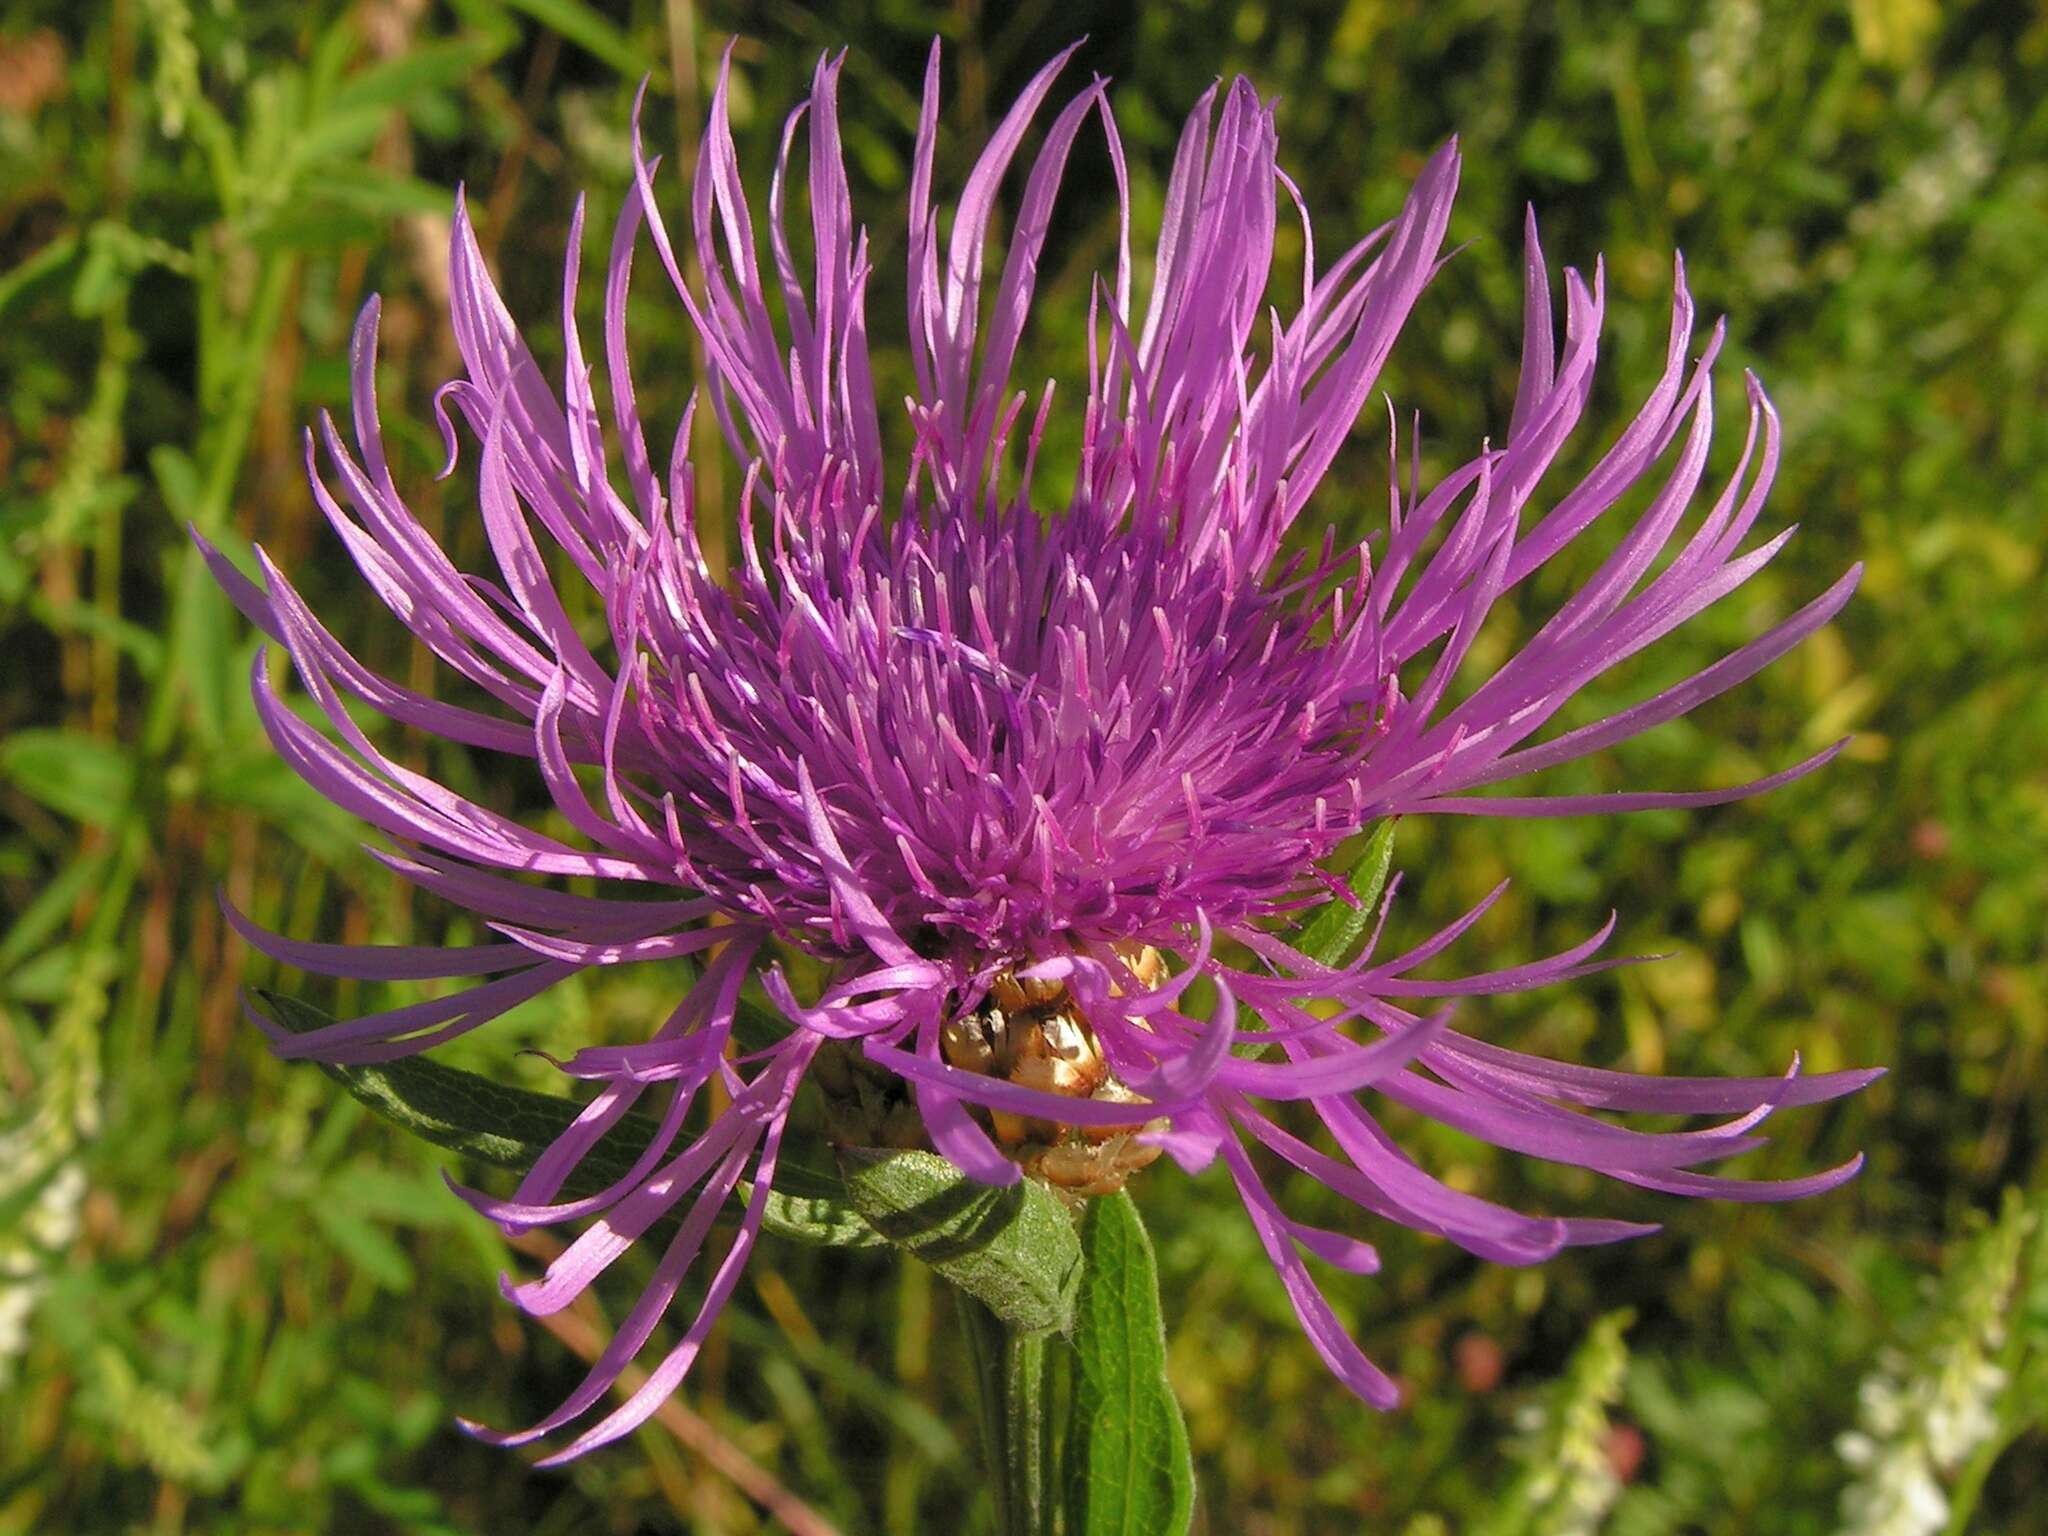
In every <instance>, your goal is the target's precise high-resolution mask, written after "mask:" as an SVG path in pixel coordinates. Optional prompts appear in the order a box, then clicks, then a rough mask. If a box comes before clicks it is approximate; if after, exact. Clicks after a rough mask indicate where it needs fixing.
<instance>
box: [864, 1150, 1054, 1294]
mask: <svg viewBox="0 0 2048 1536" xmlns="http://www.w3.org/2000/svg"><path fill="white" fill-rule="evenodd" d="M839 1171H840V1172H841V1173H842V1174H843V1175H844V1176H845V1178H846V1194H847V1198H848V1199H849V1200H851V1201H852V1203H853V1208H854V1209H855V1210H857V1211H859V1212H860V1214H861V1215H862V1216H864V1217H866V1218H867V1222H868V1225H870V1226H871V1227H873V1228H874V1229H875V1230H876V1231H878V1232H880V1233H881V1234H882V1235H883V1236H884V1237H886V1238H888V1239H889V1241H891V1242H892V1243H894V1244H896V1246H897V1247H899V1248H901V1249H903V1250H904V1252H906V1253H908V1254H910V1255H911V1256H912V1257H913V1258H917V1259H921V1260H923V1261H924V1262H925V1263H927V1264H929V1265H930V1266H931V1267H932V1268H933V1269H935V1270H937V1271H938V1272H939V1273H940V1274H941V1275H943V1276H944V1277H945V1278H946V1279H948V1280H950V1281H952V1282H953V1284H955V1285H957V1286H959V1287H960V1289H961V1290H963V1291H965V1292H967V1294H968V1295H970V1296H972V1297H974V1298H975V1299H976V1300H978V1301H980V1302H982V1303H983V1304H984V1305H985V1306H987V1307H988V1309H989V1310H990V1311H992V1312H994V1313H995V1314H996V1316H997V1317H999V1318H1000V1319H1002V1321H1003V1324H1004V1326H1005V1327H1007V1328H1009V1329H1010V1331H1011V1332H1013V1333H1024V1334H1036V1333H1050V1332H1054V1331H1058V1332H1062V1333H1064V1332H1065V1331H1066V1330H1067V1329H1068V1328H1070V1327H1071V1326H1072V1325H1073V1321H1074V1294H1075V1292H1076V1290H1077V1289H1078V1288H1079V1286H1080V1281H1081V1243H1080V1239H1079V1238H1077V1237H1076V1236H1075V1235H1074V1222H1073V1219H1072V1218H1071V1217H1070V1216H1068V1215H1067V1212H1066V1208H1065V1207H1064V1206H1062V1205H1061V1204H1060V1202H1059V1200H1058V1199H1057V1198H1056V1197H1055V1196H1054V1195H1053V1193H1052V1192H1051V1191H1050V1190H1048V1189H1047V1188H1046V1187H1045V1186H1044V1185H1043V1184H1041V1183H1039V1182H1038V1181H1037V1180H1035V1179H1022V1180H1019V1181H1018V1182H1017V1183H1015V1184H1012V1185H1010V1186H1008V1187H1007V1188H1002V1189H997V1188H993V1187H991V1186H989V1185H987V1184H980V1183H977V1182H975V1181H974V1180H973V1179H970V1178H969V1177H967V1175H966V1174H964V1173H962V1172H961V1171H960V1170H959V1169H958V1168H955V1167H954V1166H953V1165H952V1164H951V1163H949V1162H947V1161H946V1160H945V1159H944V1158H943V1157H939V1156H937V1155H935V1154H933V1153H930V1152H891V1151H887V1150H885V1149H883V1148H880V1147H841V1148H840V1149H839Z"/></svg>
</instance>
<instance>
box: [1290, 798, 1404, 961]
mask: <svg viewBox="0 0 2048 1536" xmlns="http://www.w3.org/2000/svg"><path fill="white" fill-rule="evenodd" d="M1393 862H1394V823H1393V822H1392V820H1387V821H1383V822H1381V823H1380V824H1379V825H1378V826H1377V827H1375V828H1374V829H1373V834H1372V836H1371V837H1370V838H1368V839H1367V840H1366V844H1365V851H1364V852H1363V853H1361V854H1360V855H1359V856H1358V863H1357V864H1356V865H1354V866H1353V867H1352V870H1351V879H1350V882H1349V883H1350V886H1351V894H1352V895H1353V896H1355V897H1356V898H1357V904H1356V905H1355V906H1354V905H1353V904H1352V903H1351V902H1350V901H1347V900H1346V899H1345V898H1344V897H1342V896H1335V897H1332V898H1331V899H1330V900H1329V901H1327V902H1325V903H1324V904H1323V905H1322V906H1320V907H1318V908H1317V909H1316V912H1315V915H1314V916H1313V917H1311V918H1309V920H1308V921H1307V922H1306V923H1304V924H1302V926H1301V930H1300V932H1299V933H1297V934H1296V935H1295V939H1294V947H1295V948H1296V949H1298V950H1300V951H1301V952H1302V953H1303V954H1304V955H1307V956H1308V957H1309V959H1311V960H1314V961H1315V962H1317V963H1318V964H1320V965H1341V964H1343V962H1344V961H1346V960H1348V959H1350V958H1351V952H1352V951H1353V950H1355V949H1356V948H1357V947H1358V941H1359V940H1360V939H1361V938H1363V937H1364V935H1365V928H1366V924H1368V923H1370V922H1371V921H1372V918H1373V909H1374V908H1375V907H1377V906H1378V905H1379V904H1380V893H1381V892H1382V891H1384V890H1385V889H1386V888H1387V871H1388V870H1389V869H1390V868H1391V867H1392V865H1393Z"/></svg>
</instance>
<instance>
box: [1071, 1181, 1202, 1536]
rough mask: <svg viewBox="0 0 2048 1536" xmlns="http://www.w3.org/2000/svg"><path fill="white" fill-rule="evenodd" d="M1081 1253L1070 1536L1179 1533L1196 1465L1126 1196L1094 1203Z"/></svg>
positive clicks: (1190, 1508)
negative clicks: (1168, 1371)
mask: <svg viewBox="0 0 2048 1536" xmlns="http://www.w3.org/2000/svg"><path fill="white" fill-rule="evenodd" d="M1081 1251H1082V1255H1083V1257H1084V1260H1085V1264H1086V1268H1085V1270H1084V1272H1083V1276H1082V1280H1081V1291H1080V1296H1079V1299H1078V1302H1077V1305H1076V1307H1075V1313H1074V1338H1073V1346H1074V1355H1075V1372H1074V1409H1073V1416H1072V1418H1071V1420H1070V1421H1069V1425H1068V1435H1067V1457H1066V1479H1067V1533H1068V1536H1152V1533H1154V1532H1157V1533H1160V1536H1180V1533H1182V1532H1185V1531H1186V1530H1187V1528H1188V1522H1189V1520H1190V1519H1191V1517H1192V1515H1193V1512H1194V1503H1195V1472H1194V1465H1193V1463H1192V1462H1191V1460H1190V1459H1189V1455H1188V1432H1187V1426H1186V1424H1185V1423H1183V1422H1182V1420H1181V1414H1180V1404H1179V1403H1178V1402H1176V1401H1175V1399H1174V1396H1173V1388H1172V1386H1171V1385H1169V1384H1168V1382H1167V1379H1166V1329H1165V1325H1164V1324H1163V1323H1162V1321H1161V1320H1160V1313H1159V1271H1158V1266H1157V1265H1156V1264H1155V1263H1154V1261H1153V1257H1152V1239H1151V1238H1150V1237H1148V1236H1147V1235H1146V1232H1145V1225H1144V1223H1143V1222H1142V1221H1140V1220H1139V1219H1138V1208H1137V1206H1136V1205H1135V1204H1134V1203H1133V1202H1132V1200H1131V1197H1130V1196H1129V1195H1128V1194H1125V1193H1121V1192H1119V1193H1117V1194H1114V1195H1109V1196H1105V1197H1102V1198H1099V1199H1095V1200H1090V1201H1089V1202H1088V1210H1087V1214H1086V1215H1084V1216H1083V1217H1082V1218H1081Z"/></svg>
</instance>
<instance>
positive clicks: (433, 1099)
mask: <svg viewBox="0 0 2048 1536" xmlns="http://www.w3.org/2000/svg"><path fill="white" fill-rule="evenodd" d="M256 997H257V1000H258V1001H259V1002H260V1003H261V1004H262V1005H263V1007H264V1009H265V1010H266V1011H267V1012H268V1014H269V1015H270V1017H271V1018H273V1019H275V1020H276V1021H277V1022H278V1023H279V1024H282V1025H283V1026H284V1027H285V1028H286V1029H289V1030H291V1031H292V1032H293V1033H295V1034H304V1033H305V1032H306V1031H308V1030H312V1029H318V1028H320V1027H321V1026H323V1025H326V1024H330V1023H332V1022H333V1020H331V1019H330V1018H328V1016H327V1015H326V1014H324V1013H322V1012H321V1011H320V1010H319V1009H317V1008H314V1007H312V1006H311V1005H310V1004H307V1003H302V1002H300V1001H299V1000H298V999H296V998H292V997H286V996H284V995H282V994H281V993H277V992H269V991H262V990H259V991H258V992H257V993H256ZM320 1070H321V1071H323V1072H325V1073H326V1074H327V1075H328V1076H329V1077H331V1078H333V1079H334V1080H335V1081H336V1082H338V1083H340V1084H342V1085H343V1086H344V1087H346V1088H347V1089H348V1091H349V1092H350V1093H352V1094H354V1095H355V1096H356V1097H357V1098H358V1099H360V1100H361V1101H362V1102H363V1103H364V1104H366V1105H368V1106H369V1107H370V1108H371V1109H373V1110H375V1111H376V1112H377V1113H378V1114H380V1115H382V1116H383V1117H384V1118H385V1119H387V1120H389V1121H390V1122H391V1123H392V1124H394V1125H396V1126H397V1127H398V1128H399V1129H400V1130H403V1131H407V1132H410V1133H411V1134H412V1135H414V1136H417V1137H419V1138H420V1139H421V1140H422V1141H430V1142H432V1143H433V1144H434V1145H435V1146H437V1147H447V1148H448V1149H450V1150H451V1151H454V1152H460V1153H462V1154H463V1155H464V1156H466V1157H472V1158H475V1159H476V1160H477V1161H478V1162H481V1163H490V1164H492V1165H493V1166H495V1167H499V1168H517V1169H520V1170H522V1171H524V1170H525V1169H527V1168H529V1167H531V1166H532V1165H533V1162H534V1159H536V1158H537V1157H539V1156H540V1154H541V1153H542V1152H543V1151H545V1150H546V1149H547V1147H548V1145H549V1144H550V1143H551V1142H553V1141H554V1140H555V1138H556V1137H558V1136H560V1135H561V1134H562V1132H564V1131H565V1130H567V1129H568V1128H569V1126H570V1124H571V1123H572V1122H573V1121H574V1120H575V1119H576V1116H577V1115H578V1114H580V1113H581V1112H582V1109H583V1106H582V1105H581V1104H578V1103H576V1102H575V1101H574V1100H572V1099H564V1098H558V1097H556V1096H555V1095H553V1094H548V1093H529V1092H528V1091H527V1090H525V1089H523V1088H511V1087H507V1086H506V1085H505V1084H503V1083H494V1082H492V1081H491V1080H490V1079H489V1078H487V1077H480V1076H478V1075H477V1074H476V1073H474V1072H464V1071H461V1070H460V1069H458V1068H455V1067H446V1066H443V1065H441V1063H439V1062H437V1061H429V1060H427V1059H426V1058H425V1057H423V1056H413V1057H408V1058H405V1059H402V1060H399V1061H389V1062H381V1063H378V1064H377V1065H374V1066H334V1065H330V1064H328V1063H326V1062H322V1063H321V1064H320ZM655 1129H656V1127H655V1123H654V1122H653V1121H652V1120H650V1119H648V1118H647V1117H646V1116H645V1115H633V1114H628V1115H625V1116H622V1117H621V1118H620V1120H619V1123H618V1124H617V1125H616V1126H614V1127H613V1128H612V1130H611V1131H610V1133H609V1134H607V1135H606V1136H605V1137H604V1139H603V1140H601V1141H600V1142H598V1143H597V1145H596V1146H594V1147H592V1148H591V1149H590V1151H589V1153H588V1154H587V1155H586V1156H585V1157H584V1159H583V1161H582V1162H581V1163H580V1164H579V1165H578V1166H577V1169H576V1172H575V1173H574V1174H573V1175H572V1176H571V1177H570V1179H569V1180H568V1182H567V1183H566V1184H565V1185H564V1186H563V1190H564V1193H566V1194H569V1195H572V1196H573V1195H582V1194H592V1193H595V1192H596V1191H598V1190H600V1189H603V1188H604V1187H605V1186H606V1185H608V1184H610V1183H612V1182H613V1181H614V1180H616V1179H619V1178H622V1177H624V1176H625V1174H626V1173H627V1171H628V1170H629V1169H631V1168H632V1166H633V1163H634V1161H635V1159H637V1158H638V1157H639V1155H640V1154H641V1153H642V1152H643V1151H645V1150H646V1149H647V1146H648V1144H649V1143H650V1142H651V1141H652V1140H653V1139H654V1134H655ZM775 1181H776V1184H777V1185H778V1186H779V1187H778V1188H776V1189H774V1190H771V1191H770V1192H769V1195H768V1199H767V1203H766V1209H765V1212H764V1214H763V1217H762V1223H761V1224H762V1227H763V1229H764V1230H766V1231H769V1232H772V1233H774V1234H775V1235H776V1236H778V1237H786V1238H789V1239H791V1240H792V1241H795V1242H800V1243H809V1244H811V1245H812V1246H814V1247H821V1248H870V1247H877V1246H879V1245H880V1244H881V1242H882V1238H881V1237H880V1236H879V1235H877V1234H876V1232H875V1231H874V1230H873V1229H872V1228H870V1227H869V1226H868V1225H867V1223H866V1222H864V1221H862V1220H861V1218H860V1216H859V1214H858V1213H857V1212H856V1211H855V1210H854V1209H853V1208H852V1207H850V1206H849V1205H848V1204H847V1202H846V1191H845V1190H843V1189H841V1188H840V1186H839V1182H838V1181H837V1180H836V1179H833V1178H832V1177H831V1176H830V1175H827V1174H822V1173H816V1172H813V1171H812V1170H810V1169H807V1168H803V1167H800V1166H795V1165H792V1164H790V1163H788V1162H786V1161H785V1162H782V1163H780V1164H778V1165H777V1168H776V1171H775ZM748 1198H749V1186H748V1185H745V1184H742V1185H740V1186H739V1188H738V1189H737V1190H735V1191H734V1195H733V1200H734V1203H735V1205H737V1206H744V1205H745V1204H746V1202H747V1200H748Z"/></svg>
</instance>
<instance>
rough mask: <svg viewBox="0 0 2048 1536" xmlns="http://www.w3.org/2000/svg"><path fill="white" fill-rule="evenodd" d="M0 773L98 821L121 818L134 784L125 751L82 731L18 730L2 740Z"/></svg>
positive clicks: (52, 803)
mask: <svg viewBox="0 0 2048 1536" xmlns="http://www.w3.org/2000/svg"><path fill="white" fill-rule="evenodd" d="M0 776H4V777H6V778H9V779H12V780H13V781H14V782H15V784H16V785H18V786H19V787H20V788H21V790H22V792H23V793H24V794H27V795H28V796H30V797H31V798H32V799H35V800H40V801H41V802H42V803H43V804H44V805H46V806H48V807H49V808H50V809H51V810H53V811H55V812H57V813H58V814H59V815H61V816H69V817H71V818H73V819H74V820H77V821H82V822H85V823H87V824H88V825H90V826H95V827H107V826H112V825H113V824H114V823H115V822H117V821H119V820H120V819H121V814H122V812H123V811H124V810H126V809H127V805H128V796H129V793H130V792H131V791H132V790H133V789H134V787H135V765H134V764H133V763H132V762H130V761H129V759H128V756H127V754H126V753H124V752H123V751H122V750H121V749H120V748H119V747H117V746H115V745H114V744H113V743H112V742H109V741H103V740H101V739H100V738H99V737H97V736H88V735H86V734H85V733H84V732H82V731H50V730H29V731H16V732H15V733H14V734H13V735H12V736H9V737H8V738H7V739H6V740H5V741H0Z"/></svg>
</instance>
